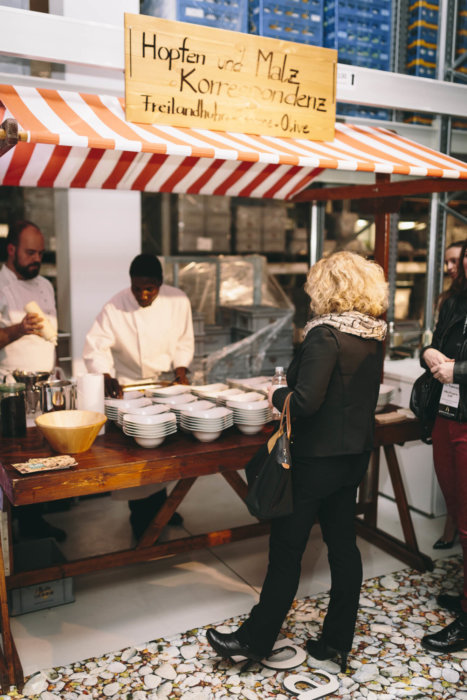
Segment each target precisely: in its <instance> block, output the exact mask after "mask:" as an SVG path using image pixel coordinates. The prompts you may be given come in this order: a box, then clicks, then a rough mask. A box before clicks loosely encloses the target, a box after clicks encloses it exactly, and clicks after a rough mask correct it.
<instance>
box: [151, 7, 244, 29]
mask: <svg viewBox="0 0 467 700" xmlns="http://www.w3.org/2000/svg"><path fill="white" fill-rule="evenodd" d="M141 13H142V14H144V15H152V16H153V17H162V18H163V19H175V20H178V21H179V22H192V23H193V24H202V25H204V26H205V27H214V28H216V29H229V30H231V31H235V32H247V31H248V0H144V2H143V3H142V6H141Z"/></svg>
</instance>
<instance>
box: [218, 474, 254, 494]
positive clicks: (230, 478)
mask: <svg viewBox="0 0 467 700" xmlns="http://www.w3.org/2000/svg"><path fill="white" fill-rule="evenodd" d="M222 476H223V477H224V479H225V480H226V482H227V483H228V484H229V486H231V487H232V488H233V490H234V491H235V493H237V494H238V495H239V496H240V498H241V499H242V501H244V500H245V498H246V495H247V493H248V484H247V483H246V481H245V480H244V479H242V477H241V476H240V474H239V473H238V472H222Z"/></svg>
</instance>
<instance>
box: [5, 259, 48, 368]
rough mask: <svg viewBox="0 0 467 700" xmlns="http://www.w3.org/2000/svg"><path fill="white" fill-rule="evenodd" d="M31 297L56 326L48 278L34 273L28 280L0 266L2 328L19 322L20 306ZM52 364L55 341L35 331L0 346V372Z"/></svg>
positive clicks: (20, 318) (24, 312)
mask: <svg viewBox="0 0 467 700" xmlns="http://www.w3.org/2000/svg"><path fill="white" fill-rule="evenodd" d="M30 301H35V302H36V303H37V304H39V306H40V308H41V309H42V311H43V312H44V314H45V315H46V316H47V318H48V320H49V321H50V323H51V324H52V326H53V327H54V328H55V329H56V328H57V309H56V307H55V297H54V289H53V287H52V285H51V284H50V282H49V281H48V280H46V279H45V277H41V276H40V275H38V276H37V277H34V278H33V279H31V280H20V279H18V278H17V277H16V275H15V273H14V272H13V271H12V270H10V269H9V268H8V267H7V266H6V265H3V266H2V269H1V270H0V326H1V327H2V328H5V327H7V326H11V325H13V324H15V323H20V322H21V321H22V319H23V318H24V316H25V314H26V311H25V310H24V307H25V305H26V304H27V303H29V302H30ZM54 366H55V345H54V344H53V343H51V342H50V341H48V340H45V339H44V338H41V337H40V336H38V335H35V334H30V335H23V337H22V338H18V340H15V341H13V342H12V343H9V345H6V346H5V347H4V348H2V349H1V350H0V374H1V375H5V374H7V373H9V372H12V371H13V370H15V369H19V370H23V371H30V372H41V371H47V372H52V370H53V368H54Z"/></svg>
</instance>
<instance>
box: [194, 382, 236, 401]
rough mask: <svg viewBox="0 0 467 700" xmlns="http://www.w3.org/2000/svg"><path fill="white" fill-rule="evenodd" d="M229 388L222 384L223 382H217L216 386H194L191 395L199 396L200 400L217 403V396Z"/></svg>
mask: <svg viewBox="0 0 467 700" xmlns="http://www.w3.org/2000/svg"><path fill="white" fill-rule="evenodd" d="M228 388H229V387H228V386H227V384H222V382H217V383H216V384H205V385H204V386H192V387H191V393H192V394H194V395H195V396H198V398H200V399H210V400H211V401H215V400H216V398H217V395H218V394H219V393H220V392H221V391H225V390H226V389H228Z"/></svg>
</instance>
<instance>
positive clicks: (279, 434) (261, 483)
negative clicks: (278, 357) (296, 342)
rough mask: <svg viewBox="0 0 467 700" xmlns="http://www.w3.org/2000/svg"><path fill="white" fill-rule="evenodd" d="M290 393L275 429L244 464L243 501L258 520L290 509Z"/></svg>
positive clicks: (284, 512) (278, 515) (291, 498)
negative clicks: (244, 497) (244, 491)
mask: <svg viewBox="0 0 467 700" xmlns="http://www.w3.org/2000/svg"><path fill="white" fill-rule="evenodd" d="M290 396H291V394H289V395H288V396H287V398H286V399H285V402H284V407H283V409H282V413H281V417H280V421H279V427H278V429H277V430H276V432H275V433H274V434H273V435H271V437H270V438H269V440H268V441H267V443H266V444H265V445H263V446H262V447H260V449H259V450H258V452H257V453H256V454H255V455H254V456H253V457H252V459H251V460H250V461H249V462H248V464H247V465H246V467H245V473H246V478H247V481H248V494H247V497H246V499H245V503H246V505H247V508H248V510H249V511H250V513H251V514H252V515H254V516H255V518H258V519H259V520H269V519H270V518H278V517H281V516H284V515H290V514H291V513H292V512H293V497H292V474H291V466H292V460H291V456H290V432H291V420H290V406H289V404H290Z"/></svg>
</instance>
